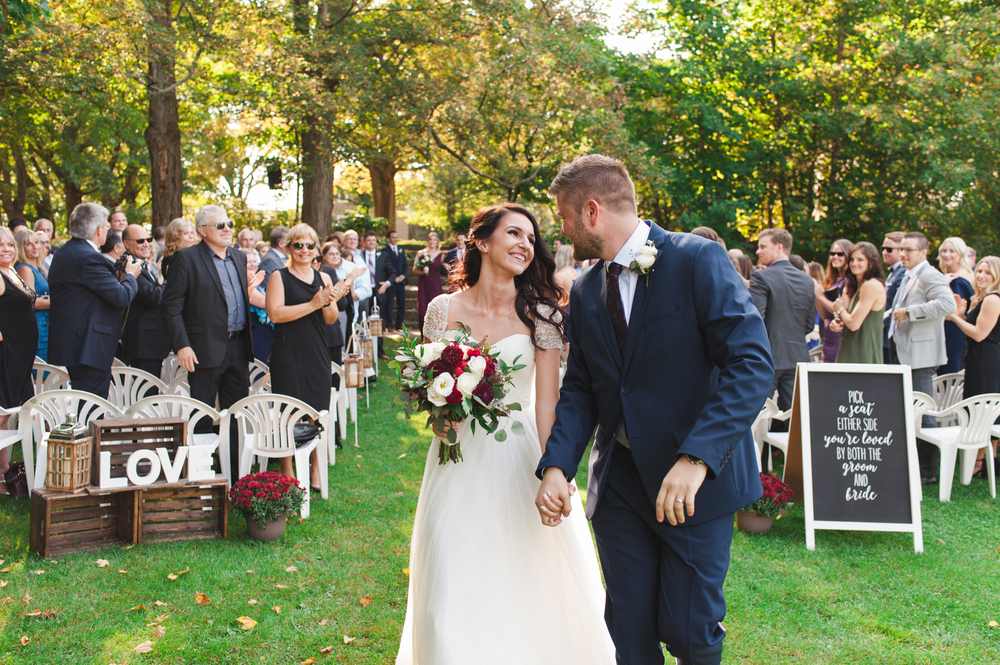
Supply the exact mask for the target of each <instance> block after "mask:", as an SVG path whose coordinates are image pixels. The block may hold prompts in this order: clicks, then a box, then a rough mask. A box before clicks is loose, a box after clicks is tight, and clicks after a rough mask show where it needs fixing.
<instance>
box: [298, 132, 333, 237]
mask: <svg viewBox="0 0 1000 665" xmlns="http://www.w3.org/2000/svg"><path fill="white" fill-rule="evenodd" d="M305 123H306V131H305V132H303V133H302V165H301V169H302V171H301V175H302V221H303V222H304V223H306V224H308V225H309V226H311V227H313V228H314V229H316V234H317V235H318V236H319V237H320V240H322V239H323V238H326V236H327V234H328V233H329V232H330V223H331V221H332V219H333V166H332V165H331V164H330V154H331V152H330V140H329V138H327V136H326V133H325V132H324V131H323V129H322V127H321V126H320V121H319V119H318V118H317V117H316V116H313V115H306V118H305Z"/></svg>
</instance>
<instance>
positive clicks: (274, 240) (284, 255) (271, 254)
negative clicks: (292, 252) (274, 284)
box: [260, 226, 288, 289]
mask: <svg viewBox="0 0 1000 665" xmlns="http://www.w3.org/2000/svg"><path fill="white" fill-rule="evenodd" d="M287 235H288V228H287V227H284V226H276V227H274V228H273V229H271V237H270V243H271V249H270V250H269V251H268V252H267V254H265V255H264V256H263V257H262V258H261V260H260V269H261V270H263V271H264V288H265V289H267V280H269V279H271V273H272V272H274V271H275V270H278V269H279V268H284V267H285V264H286V263H288V248H287V247H285V236H287Z"/></svg>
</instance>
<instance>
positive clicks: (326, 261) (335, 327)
mask: <svg viewBox="0 0 1000 665" xmlns="http://www.w3.org/2000/svg"><path fill="white" fill-rule="evenodd" d="M321 251H322V255H321V256H320V257H319V260H320V266H321V267H320V270H322V271H323V272H324V273H326V275H327V276H329V277H330V281H331V282H333V283H334V284H337V283H339V282H343V283H344V284H345V285H346V286H347V287H348V288H347V292H346V293H345V294H344V295H343V296H342V297H341V298H340V299H338V300H337V320H336V322H334V323H331V324H328V325H327V327H326V345H327V346H328V347H329V348H330V360H332V361H333V362H335V363H337V364H338V365H343V362H344V344H345V343H346V341H347V336H346V335H345V334H344V333H345V328H346V325H345V324H346V323H347V317H348V311H349V310H352V309H353V308H354V299H353V297H352V295H351V294H352V292H353V291H354V286H353V284H354V280H355V279H357V278H358V277H359V276H360V275H362V274H364V271H363V270H361V269H360V268H357V267H355V268H354V270H353V272H346V271H343V272H342V271H341V270H340V268H341V267H342V266H343V265H344V259H343V257H342V256H341V255H340V251H339V249H338V248H337V244H336V243H334V242H328V243H326V244H325V245H323V250H321ZM331 264H332V265H331ZM330 381H331V385H332V386H333V387H334V388H340V375H339V374H336V373H333V374H332V375H331V377H330Z"/></svg>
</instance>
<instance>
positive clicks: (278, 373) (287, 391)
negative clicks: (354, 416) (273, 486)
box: [266, 224, 348, 491]
mask: <svg viewBox="0 0 1000 665" xmlns="http://www.w3.org/2000/svg"><path fill="white" fill-rule="evenodd" d="M318 244H319V239H318V237H317V236H316V231H314V230H313V228H312V227H311V226H309V225H308V224H296V225H295V226H293V227H292V228H291V230H290V231H289V232H288V235H287V236H285V247H287V248H288V250H289V254H288V264H287V265H286V266H285V267H284V268H281V269H280V270H275V271H274V272H273V273H271V278H270V280H269V281H268V283H267V297H266V301H267V314H268V316H270V317H271V321H273V322H274V337H273V338H272V339H271V364H270V366H271V391H272V392H273V393H275V394H279V395H288V396H290V397H295V398H296V399H300V400H302V401H303V402H305V403H306V404H308V405H309V406H311V407H313V408H314V409H316V410H317V411H325V410H329V408H330V348H329V346H327V341H326V334H327V325H329V324H331V323H336V322H337V313H338V310H337V306H336V301H338V300H340V299H341V298H343V297H344V296H345V295H346V294H347V292H348V286H347V284H346V282H344V281H343V280H341V281H339V282H337V284H336V285H334V283H333V282H332V281H331V279H330V276H329V275H326V274H324V273H322V272H320V271H319V270H317V269H316V268H314V267H313V259H314V258H316V256H317V250H316V247H317V245H318ZM280 463H281V473H283V474H285V475H286V476H289V477H292V478H294V477H295V474H294V473H293V471H292V458H291V457H285V458H282V459H281V460H280ZM309 466H310V469H311V472H310V485H312V487H313V489H314V490H316V491H319V489H318V487H319V483H320V480H319V474H320V473H326V469H320V468H319V467H318V461H317V457H316V452H315V451H313V454H312V457H311V458H310V464H309Z"/></svg>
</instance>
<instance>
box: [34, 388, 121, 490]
mask: <svg viewBox="0 0 1000 665" xmlns="http://www.w3.org/2000/svg"><path fill="white" fill-rule="evenodd" d="M71 413H72V414H73V415H74V416H75V417H76V421H77V422H78V423H82V424H84V425H90V421H91V420H98V419H100V418H123V417H124V415H125V414H123V413H122V411H121V409H119V408H118V407H117V406H115V405H114V404H112V403H111V402H109V401H107V400H106V399H102V398H100V397H98V396H97V395H94V394H91V393H85V392H83V391H80V390H50V391H48V392H45V393H42V394H41V395H35V396H34V397H32V398H31V399H29V400H28V401H26V402H25V403H24V404H22V405H21V411H20V413H19V414H18V420H19V423H18V432H19V435H20V437H21V452H22V453H23V455H24V472H25V475H26V476H27V479H28V487H44V486H45V469H46V465H47V463H48V445H49V444H48V433H49V432H51V431H52V430H53V429H54V428H56V427H58V426H59V425H61V424H62V423H64V422H65V421H66V416H67V415H69V414H71ZM36 446H37V451H36V450H35V447H36Z"/></svg>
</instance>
